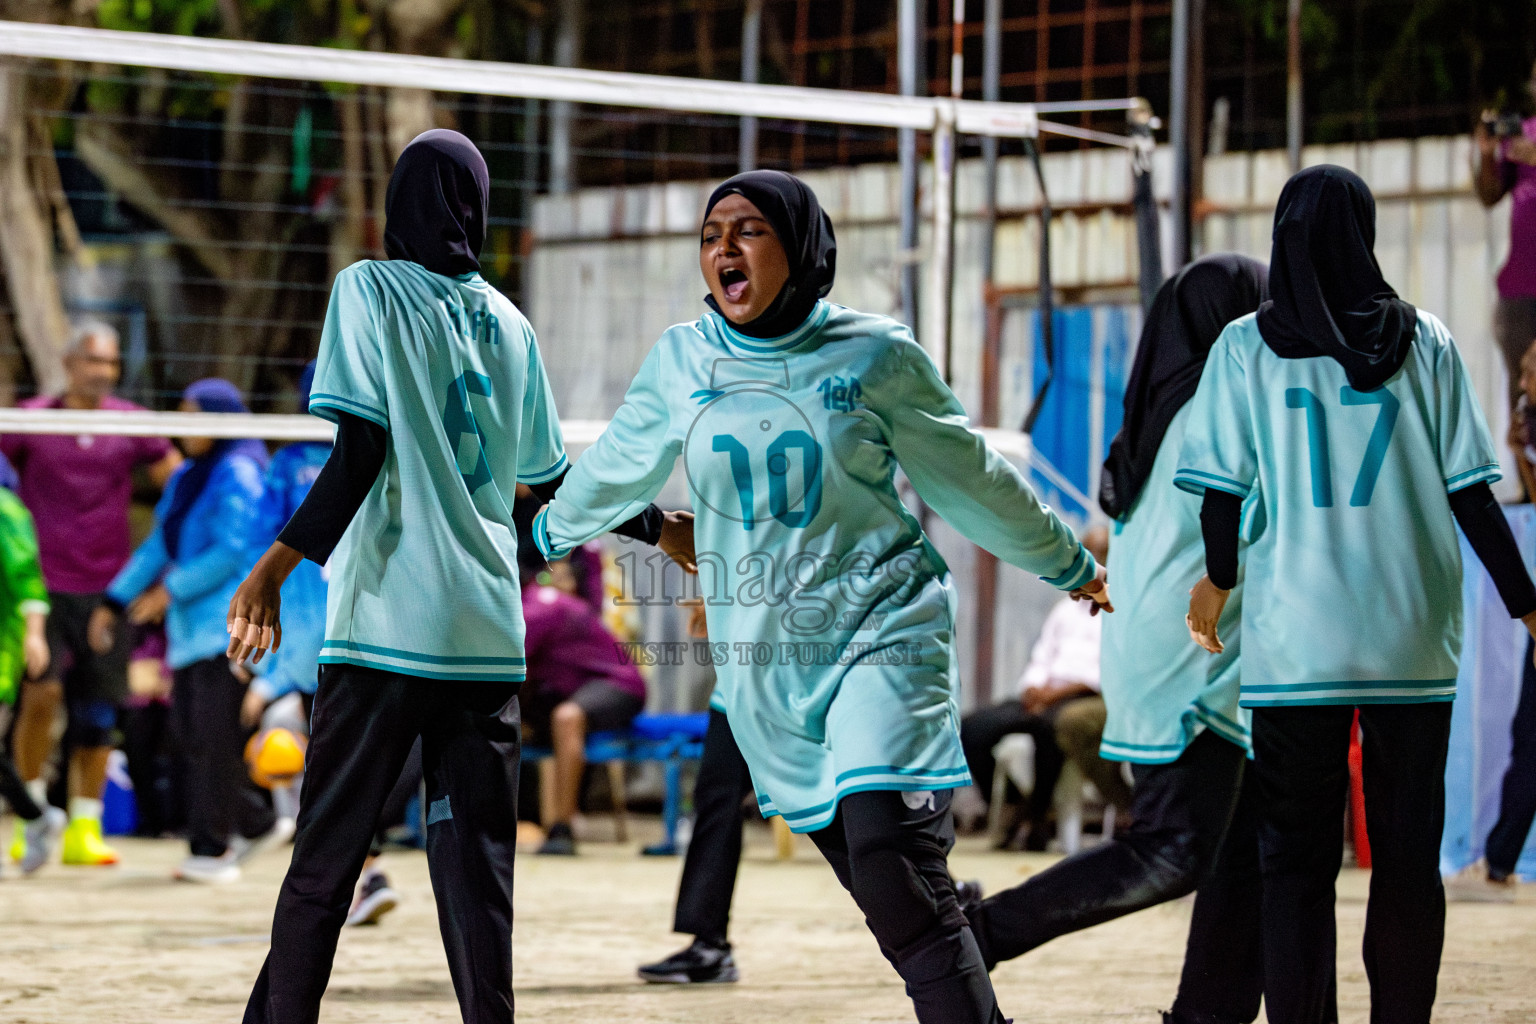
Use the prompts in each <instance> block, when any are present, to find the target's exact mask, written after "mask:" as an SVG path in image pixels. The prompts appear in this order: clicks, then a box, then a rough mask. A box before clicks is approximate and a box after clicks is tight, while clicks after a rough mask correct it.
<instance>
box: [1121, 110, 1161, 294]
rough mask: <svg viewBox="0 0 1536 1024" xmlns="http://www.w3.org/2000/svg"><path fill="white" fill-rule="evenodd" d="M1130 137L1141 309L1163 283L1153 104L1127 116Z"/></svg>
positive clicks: (1155, 119) (1155, 123) (1156, 124)
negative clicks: (1133, 145)
mask: <svg viewBox="0 0 1536 1024" xmlns="http://www.w3.org/2000/svg"><path fill="white" fill-rule="evenodd" d="M1126 126H1127V128H1128V130H1129V131H1130V135H1131V138H1133V139H1135V140H1136V148H1135V149H1134V150H1132V151H1131V152H1132V154H1133V156H1132V158H1131V178H1132V181H1133V182H1134V185H1133V188H1132V200H1131V203H1132V206H1133V208H1134V209H1135V216H1136V252H1137V256H1138V262H1139V264H1140V274H1139V275H1138V278H1137V280H1138V282H1139V283H1140V285H1141V308H1142V310H1143V311H1145V310H1149V309H1151V308H1152V299H1153V298H1154V297H1155V296H1156V295H1157V290H1158V289H1159V288H1161V287H1162V286H1163V241H1162V233H1161V231H1160V230H1159V225H1158V214H1157V198H1156V196H1155V195H1153V192H1152V152H1153V146H1154V143H1153V140H1152V133H1153V132H1154V131H1156V130H1157V127H1158V122H1157V118H1156V117H1154V116H1153V115H1152V106H1151V104H1145V103H1144V104H1143V105H1142V107H1140V108H1139V109H1137V110H1133V111H1132V112H1131V115H1130V117H1128V118H1127V119H1126Z"/></svg>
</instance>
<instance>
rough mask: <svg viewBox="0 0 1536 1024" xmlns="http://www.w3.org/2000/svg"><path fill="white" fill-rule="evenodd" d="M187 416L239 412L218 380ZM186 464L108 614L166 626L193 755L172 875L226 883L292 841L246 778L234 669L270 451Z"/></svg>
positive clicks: (183, 727)
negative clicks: (231, 611)
mask: <svg viewBox="0 0 1536 1024" xmlns="http://www.w3.org/2000/svg"><path fill="white" fill-rule="evenodd" d="M181 411H182V412H214V413H243V412H247V411H248V410H247V409H246V407H245V402H244V401H243V400H242V399H241V397H240V391H239V389H237V388H236V387H235V386H234V385H233V384H231V383H230V382H229V381H226V380H221V379H219V378H209V379H206V380H200V381H198V382H196V383H195V384H193V385H191V386H190V387H188V388H187V390H186V391H185V392H184V393H183V394H182V400H181ZM178 443H179V444H180V446H181V449H182V451H183V452H184V453H185V454H186V456H187V461H186V463H185V464H184V465H183V466H182V467H181V468H180V469H179V470H177V471H176V474H175V475H174V476H173V477H171V480H170V482H169V483H168V484H167V485H166V488H165V494H164V495H163V496H162V497H161V499H160V503H159V505H157V506H156V507H155V528H154V530H153V531H152V532H151V533H150V535H149V537H148V538H146V539H145V541H144V543H142V544H140V545H139V547H138V550H136V551H135V552H134V553H133V556H132V557H131V558H129V560H128V564H127V565H125V566H124V567H123V570H122V571H121V572H120V573H118V574H117V578H116V579H114V580H113V581H112V583H111V585H110V586H108V587H107V605H108V607H110V608H111V609H113V611H114V612H116V613H117V615H118V616H119V617H124V616H125V617H126V618H127V619H128V621H129V622H130V623H133V624H134V625H146V624H148V623H152V622H157V621H160V620H161V619H164V621H165V633H166V641H167V651H166V662H167V663H168V664H169V665H170V667H171V671H172V675H173V679H174V690H173V707H174V709H175V721H176V728H177V731H178V732H179V733H180V735H181V741H182V744H183V747H184V749H185V751H186V756H187V782H186V788H187V835H188V841H189V843H190V845H191V851H190V856H188V857H187V858H186V859H185V860H184V861H182V862H181V865H180V866H179V867H178V868H177V869H176V877H178V878H181V879H184V880H186V881H189V882H230V881H234V880H235V879H237V878H239V877H240V862H241V861H243V860H245V859H246V858H247V857H249V856H250V855H252V854H254V853H256V852H258V851H259V850H262V849H265V848H267V847H269V846H272V845H276V844H277V843H279V842H282V841H284V840H286V839H287V838H288V837H290V836H292V834H293V822H292V820H290V819H286V818H283V819H279V818H277V817H276V816H275V815H274V814H273V812H272V809H271V807H269V806H268V805H267V803H266V801H265V800H263V799H262V797H261V795H260V794H259V793H258V792H257V791H256V790H255V788H254V786H253V784H252V783H251V781H250V779H249V778H248V777H247V775H246V768H245V760H244V757H243V756H242V751H243V748H244V741H245V736H246V729H245V727H244V726H242V725H241V723H240V705H241V703H242V701H243V700H244V698H245V687H244V685H242V684H241V682H240V681H239V680H238V679H237V678H236V677H235V675H234V673H233V672H232V671H231V665H230V663H229V659H228V658H227V657H225V648H226V647H227V646H228V645H229V635H228V632H227V630H226V624H225V615H224V613H225V611H226V609H228V607H229V599H230V598H231V597H232V596H233V595H234V592H235V588H236V587H238V586H239V585H240V581H241V580H242V579H244V578H245V574H246V573H247V572H248V571H250V568H251V566H252V565H253V564H254V563H255V561H256V556H257V555H258V554H259V551H258V550H256V549H255V548H254V547H253V546H252V545H253V544H254V543H257V542H259V541H260V539H261V537H262V536H263V532H262V530H261V508H262V495H263V492H264V488H265V485H264V480H265V472H266V466H267V449H266V446H265V445H263V444H262V443H261V442H260V441H256V440H252V439H217V440H216V439H214V438H208V437H184V438H181V439H180V440H179V442H178Z"/></svg>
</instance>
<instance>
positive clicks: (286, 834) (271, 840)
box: [229, 818, 298, 864]
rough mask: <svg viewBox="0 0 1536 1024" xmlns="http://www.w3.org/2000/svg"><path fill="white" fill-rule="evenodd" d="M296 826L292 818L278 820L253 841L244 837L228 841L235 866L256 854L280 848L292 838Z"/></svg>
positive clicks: (232, 838)
mask: <svg viewBox="0 0 1536 1024" xmlns="http://www.w3.org/2000/svg"><path fill="white" fill-rule="evenodd" d="M297 827H298V825H297V823H296V822H295V821H294V820H293V819H292V818H278V819H277V820H276V821H274V822H273V823H272V827H271V828H269V829H267V831H265V832H263V833H262V834H261V835H259V836H257V837H256V838H254V839H247V838H245V837H244V836H233V837H231V839H230V840H229V852H230V853H231V854H232V855H233V856H234V862H235V863H236V864H244V863H245V862H246V861H248V860H250V859H251V858H252V857H254V856H256V855H257V854H258V853H266V852H267V851H268V850H271V849H273V848H275V847H278V846H282V845H283V844H284V843H286V842H287V841H288V840H290V839H292V838H293V833H294V831H295V830H296V829H297Z"/></svg>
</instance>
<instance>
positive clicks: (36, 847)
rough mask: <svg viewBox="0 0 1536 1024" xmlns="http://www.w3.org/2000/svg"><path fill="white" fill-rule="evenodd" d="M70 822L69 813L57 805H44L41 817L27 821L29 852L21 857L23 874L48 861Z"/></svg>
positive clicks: (29, 872)
mask: <svg viewBox="0 0 1536 1024" xmlns="http://www.w3.org/2000/svg"><path fill="white" fill-rule="evenodd" d="M68 824H69V815H67V814H65V813H64V812H63V811H62V810H60V809H59V808H57V807H44V808H43V816H42V817H41V818H36V819H34V820H32V821H29V822H27V826H26V829H27V852H26V855H25V856H23V857H22V858H21V873H22V874H24V875H30V874H31V873H32V872H34V871H36V870H37V869H38V868H40V867H42V866H43V865H44V864H47V863H48V860H49V858H50V857H52V856H53V851H54V849H55V848H56V847H57V846H58V845H59V839H60V838H62V837H63V835H64V826H66V825H68Z"/></svg>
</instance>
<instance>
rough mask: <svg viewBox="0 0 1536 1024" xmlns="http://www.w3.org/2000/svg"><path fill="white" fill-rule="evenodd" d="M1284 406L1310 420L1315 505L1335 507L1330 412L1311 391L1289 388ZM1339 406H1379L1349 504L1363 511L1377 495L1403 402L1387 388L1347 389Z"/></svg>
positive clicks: (1313, 501) (1341, 394)
mask: <svg viewBox="0 0 1536 1024" xmlns="http://www.w3.org/2000/svg"><path fill="white" fill-rule="evenodd" d="M1285 404H1286V407H1287V408H1290V409H1301V410H1303V411H1304V412H1305V414H1306V418H1307V449H1308V454H1309V457H1310V462H1311V468H1312V505H1313V507H1314V508H1332V507H1333V463H1332V462H1331V461H1330V459H1329V453H1328V413H1327V410H1326V409H1325V408H1324V407H1323V400H1322V399H1321V398H1319V397H1317V395H1315V394H1314V393H1313V392H1312V390H1311V389H1310V388H1287V389H1286V391H1285ZM1339 404H1340V405H1377V406H1380V407H1381V411H1380V412H1378V413H1377V414H1376V426H1375V427H1374V428H1373V429H1372V430H1371V438H1370V440H1369V441H1368V442H1366V446H1365V460H1364V461H1363V462H1361V463H1360V472H1359V474H1357V475H1356V477H1355V488H1354V490H1353V491H1351V492H1350V495H1349V503H1350V505H1352V506H1354V507H1355V508H1360V507H1362V506H1365V505H1369V504H1370V503H1371V496H1372V495H1373V494H1375V492H1376V478H1377V477H1379V476H1380V475H1381V465H1382V463H1383V462H1384V461H1385V460H1386V457H1387V445H1388V444H1390V443H1391V441H1392V430H1393V428H1394V427H1396V426H1397V413H1398V410H1399V408H1401V403H1400V402H1398V400H1397V397H1396V396H1395V395H1393V394H1392V392H1390V391H1388V390H1387V389H1386V388H1377V389H1376V390H1375V391H1356V390H1355V389H1354V388H1352V387H1349V386H1347V385H1346V386H1345V387H1342V388H1340V389H1339Z"/></svg>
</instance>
